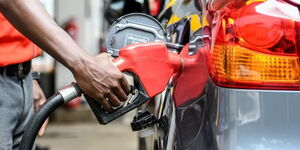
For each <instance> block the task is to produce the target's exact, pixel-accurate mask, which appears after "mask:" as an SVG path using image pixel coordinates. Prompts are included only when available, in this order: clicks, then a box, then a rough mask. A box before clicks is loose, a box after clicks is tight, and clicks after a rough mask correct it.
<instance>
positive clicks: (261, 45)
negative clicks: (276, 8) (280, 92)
mask: <svg viewBox="0 0 300 150" xmlns="http://www.w3.org/2000/svg"><path fill="white" fill-rule="evenodd" d="M262 3H263V2H253V0H252V2H247V1H245V3H244V5H241V3H239V8H236V7H235V8H234V9H233V7H232V6H234V3H231V4H230V6H229V7H224V9H222V10H221V11H219V12H218V14H219V16H220V19H219V20H218V23H217V25H215V26H212V33H213V35H212V47H211V51H210V55H209V56H210V60H211V61H212V62H211V66H210V74H211V77H212V79H213V81H214V82H215V83H216V84H218V85H220V86H225V87H234V88H235V87H236V88H257V89H300V64H299V55H298V49H299V44H297V43H299V42H300V41H299V40H298V39H297V37H298V36H299V35H297V34H300V33H299V32H298V31H299V30H298V29H297V26H298V25H297V24H298V23H297V22H296V21H293V20H292V19H284V18H280V17H274V16H270V15H268V14H264V13H262V12H257V6H259V5H260V4H262Z"/></svg>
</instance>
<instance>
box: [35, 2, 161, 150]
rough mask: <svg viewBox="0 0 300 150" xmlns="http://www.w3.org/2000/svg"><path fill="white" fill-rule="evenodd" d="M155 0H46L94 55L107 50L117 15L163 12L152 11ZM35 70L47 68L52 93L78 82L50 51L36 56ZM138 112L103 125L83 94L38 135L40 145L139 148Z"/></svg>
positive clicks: (43, 149)
mask: <svg viewBox="0 0 300 150" xmlns="http://www.w3.org/2000/svg"><path fill="white" fill-rule="evenodd" d="M155 1H156V0H41V2H42V3H43V5H44V7H45V8H46V9H47V10H48V12H49V13H50V14H51V16H52V17H53V18H54V19H55V20H56V22H57V23H58V24H59V25H60V26H61V27H62V28H63V29H64V30H65V31H66V32H67V33H69V34H70V36H71V37H72V38H73V39H74V40H75V41H76V42H77V43H78V44H79V45H80V46H81V47H82V48H84V49H85V50H86V51H88V52H89V53H90V54H93V55H96V54H98V53H100V52H103V51H105V48H104V44H103V43H104V41H105V34H106V33H105V32H106V30H107V29H108V28H109V26H110V24H112V23H113V22H114V21H115V19H117V18H118V17H120V16H122V15H124V14H127V13H131V12H143V13H148V14H151V13H154V14H156V15H157V14H158V12H159V9H160V8H156V9H155V10H154V12H150V11H149V7H151V6H149V4H150V5H151V4H153V3H154V4H155ZM128 6H129V7H128ZM74 65H75V64H74ZM33 70H34V71H39V72H41V75H42V77H41V87H42V89H43V90H44V92H45V95H46V97H49V96H51V95H52V94H53V93H54V92H55V91H57V90H58V89H60V88H62V87H64V86H66V85H68V84H70V83H71V82H73V81H74V78H73V76H72V74H71V72H70V71H69V70H68V69H66V68H65V67H64V66H63V65H61V64H60V63H58V62H56V61H55V60H54V59H53V58H52V57H51V56H49V55H48V54H46V53H43V54H42V56H40V57H38V58H35V59H34V60H33ZM135 112H136V111H133V112H131V113H129V114H127V115H126V116H124V117H122V118H120V119H118V120H116V121H114V122H113V123H111V124H109V125H106V126H103V125H100V124H99V123H98V122H97V120H96V118H95V117H94V115H93V114H92V112H91V110H90V108H89V106H88V104H87V103H86V102H85V100H84V98H83V97H81V98H78V99H76V100H73V101H71V102H70V103H68V104H66V105H65V106H63V107H61V108H59V109H58V110H57V111H55V113H54V114H53V115H52V116H51V117H50V123H49V125H48V128H47V130H46V133H45V135H44V136H43V137H39V138H38V139H37V142H36V143H37V145H38V147H37V149H40V150H52V149H55V150H68V149H72V150H77V149H78V150H83V149H85V150H94V149H95V150H96V149H97V150H98V149H105V150H109V149H123V150H132V149H137V147H138V137H137V133H134V132H132V131H131V128H130V122H131V120H132V118H133V116H134V114H135Z"/></svg>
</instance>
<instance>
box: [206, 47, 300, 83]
mask: <svg viewBox="0 0 300 150" xmlns="http://www.w3.org/2000/svg"><path fill="white" fill-rule="evenodd" d="M212 53H213V54H212V55H213V57H212V58H213V68H212V69H213V71H212V73H213V76H214V77H215V78H216V79H217V80H218V81H221V82H222V81H223V82H224V81H225V82H227V81H229V82H230V81H234V82H242V83H247V82H250V83H253V82H256V83H257V82H263V83H265V82H267V83H300V75H299V72H300V67H299V58H298V56H295V55H291V56H287V55H286V56H283V55H282V54H281V55H274V54H266V53H261V52H257V51H253V50H249V49H247V48H244V47H241V46H239V45H215V46H214V49H213V52H212Z"/></svg>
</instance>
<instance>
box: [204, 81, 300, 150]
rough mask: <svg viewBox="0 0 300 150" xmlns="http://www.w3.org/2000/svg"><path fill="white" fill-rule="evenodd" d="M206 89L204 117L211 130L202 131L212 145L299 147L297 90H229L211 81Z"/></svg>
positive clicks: (240, 149) (263, 149)
mask: <svg viewBox="0 0 300 150" xmlns="http://www.w3.org/2000/svg"><path fill="white" fill-rule="evenodd" d="M208 89H209V90H208V91H207V93H206V94H207V96H206V101H207V106H208V107H207V113H206V114H207V115H206V117H207V118H206V119H205V120H206V121H207V123H209V124H210V129H209V131H208V132H205V131H204V132H203V133H206V134H211V136H212V137H213V138H212V140H213V141H214V142H212V143H214V146H213V147H217V148H218V149H220V150H269V149H270V150H277V149H278V150H281V149H288V150H296V149H299V148H300V91H278V90H245V89H230V88H221V87H218V86H215V85H213V84H211V86H210V88H208ZM203 123H204V122H203ZM202 130H203V129H202ZM206 131H207V130H206Z"/></svg>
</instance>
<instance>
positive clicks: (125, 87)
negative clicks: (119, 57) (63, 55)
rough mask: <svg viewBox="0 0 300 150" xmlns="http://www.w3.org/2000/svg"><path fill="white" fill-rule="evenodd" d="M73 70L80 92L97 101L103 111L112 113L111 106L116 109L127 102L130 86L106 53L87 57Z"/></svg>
mask: <svg viewBox="0 0 300 150" xmlns="http://www.w3.org/2000/svg"><path fill="white" fill-rule="evenodd" d="M73 68H74V69H72V72H73V75H74V77H75V79H76V81H77V84H78V86H79V87H80V89H81V90H82V92H83V93H85V94H87V95H88V96H90V97H92V98H94V99H95V100H97V101H98V102H99V103H100V104H101V106H102V107H103V108H104V109H105V110H107V111H109V112H112V111H113V108H112V106H113V107H118V106H120V105H121V104H122V103H121V101H126V100H127V95H128V94H129V92H130V86H129V84H128V82H127V81H126V79H125V77H124V75H123V73H122V72H120V71H119V70H118V69H117V68H116V67H115V66H114V65H113V63H112V61H111V59H110V57H109V56H108V55H107V54H106V53H102V54H99V55H97V56H87V57H86V59H85V61H83V64H79V65H77V64H76V65H75V66H74V67H73Z"/></svg>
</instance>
